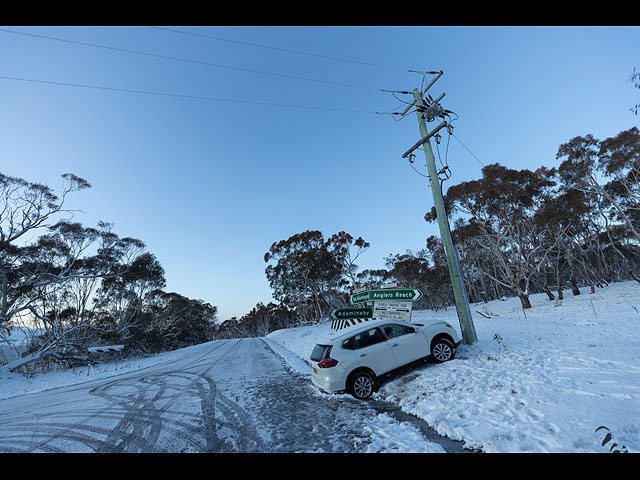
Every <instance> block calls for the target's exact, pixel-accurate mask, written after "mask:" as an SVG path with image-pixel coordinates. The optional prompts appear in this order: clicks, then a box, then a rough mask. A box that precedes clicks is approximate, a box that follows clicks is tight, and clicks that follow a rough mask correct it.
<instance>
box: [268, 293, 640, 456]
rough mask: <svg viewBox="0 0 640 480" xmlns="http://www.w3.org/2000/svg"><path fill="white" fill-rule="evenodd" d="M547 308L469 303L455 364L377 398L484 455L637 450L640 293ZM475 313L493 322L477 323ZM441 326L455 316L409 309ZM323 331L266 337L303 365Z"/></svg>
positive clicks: (390, 386) (434, 368) (411, 376)
mask: <svg viewBox="0 0 640 480" xmlns="http://www.w3.org/2000/svg"><path fill="white" fill-rule="evenodd" d="M565 295H566V297H565V299H564V300H561V301H557V300H556V301H549V300H548V298H547V296H546V295H545V294H539V295H532V296H531V302H532V305H533V308H531V309H528V310H527V311H526V312H525V311H523V310H522V308H521V307H520V302H519V300H518V299H517V298H510V299H507V300H506V301H494V302H490V303H488V304H474V305H471V310H472V313H473V318H474V324H475V327H476V332H477V334H478V339H479V340H478V342H477V343H475V344H473V345H471V346H467V345H462V346H461V347H460V348H459V349H458V353H457V356H456V358H455V360H453V361H451V362H448V363H445V364H424V365H421V366H419V367H418V368H416V369H415V370H413V371H411V372H409V373H407V374H405V375H403V376H401V377H399V378H395V379H392V380H390V381H388V382H386V383H384V384H383V386H382V387H381V388H380V390H379V391H378V393H377V395H378V396H379V397H381V398H383V399H385V400H388V401H392V402H396V403H398V404H400V405H401V407H402V409H403V410H404V411H406V412H407V413H411V414H413V415H416V416H418V417H420V418H423V419H424V420H426V421H427V422H428V423H429V424H430V425H431V426H432V427H433V428H434V429H436V430H437V431H438V433H440V434H442V435H446V436H448V437H450V438H452V439H455V440H463V441H464V442H465V445H466V446H467V447H468V448H474V449H482V450H483V451H485V452H605V453H606V452H609V448H610V447H611V445H612V443H613V441H610V442H608V443H607V444H606V445H605V446H602V441H603V440H604V438H605V435H606V433H607V431H606V430H600V431H598V432H596V431H595V430H596V429H597V428H598V427H600V426H606V427H607V428H608V429H609V430H610V431H611V433H612V434H613V437H614V440H615V441H616V442H617V443H618V444H619V445H624V446H626V447H627V449H628V451H629V452H637V451H640V336H639V333H638V332H639V331H640V285H639V284H637V283H636V282H625V283H620V284H612V285H610V286H609V287H606V288H604V289H597V290H596V293H595V294H590V293H589V289H587V288H585V289H582V294H581V295H579V296H575V297H574V296H572V295H571V292H565ZM477 312H481V313H482V314H484V315H485V316H490V318H484V317H483V316H482V315H479V314H478V313H477ZM433 318H437V319H443V320H447V321H448V322H449V323H451V324H452V325H454V326H456V327H457V328H458V329H459V324H458V320H457V316H456V313H455V309H454V308H451V309H448V310H447V311H446V312H442V311H441V312H432V311H415V312H413V316H412V321H415V322H419V321H427V320H429V319H433ZM329 331H330V324H329V323H325V324H320V325H318V326H314V327H305V328H295V329H288V330H280V331H277V332H273V333H271V334H270V335H268V337H267V338H268V339H269V340H271V341H274V342H277V343H278V344H280V345H281V346H282V347H285V348H286V349H287V350H288V351H291V352H293V353H295V354H296V355H297V356H298V357H300V358H301V359H306V358H307V357H308V356H309V353H310V352H311V350H312V348H313V344H314V341H315V339H316V338H317V337H318V336H320V335H322V334H325V333H328V332H329Z"/></svg>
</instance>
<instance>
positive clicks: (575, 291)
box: [569, 277, 580, 295]
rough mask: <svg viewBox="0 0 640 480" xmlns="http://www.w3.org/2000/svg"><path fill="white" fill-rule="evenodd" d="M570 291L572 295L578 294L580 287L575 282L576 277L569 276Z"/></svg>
mask: <svg viewBox="0 0 640 480" xmlns="http://www.w3.org/2000/svg"><path fill="white" fill-rule="evenodd" d="M569 281H570V282H571V293H573V294H574V295H580V289H579V288H578V283H577V282H576V277H571V280H569Z"/></svg>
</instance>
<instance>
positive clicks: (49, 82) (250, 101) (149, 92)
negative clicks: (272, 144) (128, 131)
mask: <svg viewBox="0 0 640 480" xmlns="http://www.w3.org/2000/svg"><path fill="white" fill-rule="evenodd" d="M0 79H5V80H16V81H22V82H33V83H44V84H48V85H61V86H66V87H80V88H91V89H96V90H109V91H113V92H126V93H139V94H146V95H160V96H166V97H179V98H189V99H193V100H209V101H217V102H233V103H245V104H250V105H266V106H272V107H290V108H306V109H314V110H330V111H335V112H352V113H370V114H375V115H388V114H391V113H390V112H374V111H369V110H356V109H346V108H331V107H318V106H310V105H293V104H286V103H270V102H256V101H252V100H237V99H230V98H215V97H204V96H198V95H186V94H179V93H167V92H152V91H148V90H133V89H128V88H115V87H104V86H99V85H85V84H79V83H67V82H54V81H49V80H37V79H33V78H21V77H9V76H4V75H0Z"/></svg>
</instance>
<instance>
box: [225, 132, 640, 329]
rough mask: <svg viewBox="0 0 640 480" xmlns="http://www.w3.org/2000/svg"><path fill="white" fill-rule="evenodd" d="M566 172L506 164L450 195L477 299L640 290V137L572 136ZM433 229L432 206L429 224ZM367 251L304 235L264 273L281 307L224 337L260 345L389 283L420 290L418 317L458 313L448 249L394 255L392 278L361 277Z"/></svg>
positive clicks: (564, 159) (268, 308)
mask: <svg viewBox="0 0 640 480" xmlns="http://www.w3.org/2000/svg"><path fill="white" fill-rule="evenodd" d="M556 159H558V160H559V161H560V165H559V166H558V167H557V168H546V167H539V168H537V169H536V170H528V169H523V170H514V169H510V168H507V167H505V166H503V165H500V164H498V163H495V164H491V165H487V166H485V167H484V168H483V169H482V178H480V179H477V180H472V181H467V182H461V183H459V184H457V185H453V186H451V187H449V188H448V190H447V192H446V195H445V196H444V201H445V207H446V211H447V214H448V216H449V222H450V225H451V228H452V235H453V239H454V243H455V245H456V248H457V251H458V255H459V258H460V263H461V265H462V270H463V275H464V281H465V285H466V289H467V294H468V297H469V301H470V302H471V303H477V302H488V301H490V300H494V299H499V298H502V297H504V296H517V297H518V298H519V299H520V301H521V305H522V307H523V308H530V307H531V303H530V301H529V296H530V295H531V294H532V293H542V292H545V293H546V295H547V296H548V298H549V299H550V300H555V299H562V298H564V295H565V292H567V291H571V292H572V295H579V294H580V290H579V287H580V286H588V287H590V288H591V291H592V292H593V291H595V288H596V287H603V286H605V285H607V284H608V283H610V282H615V281H625V280H636V281H638V282H640V133H639V131H638V129H637V128H636V127H633V128H631V129H629V130H626V131H623V132H620V133H619V134H618V135H616V136H614V137H611V138H607V139H605V140H598V139H596V138H594V137H593V136H592V135H586V136H584V137H575V138H573V139H572V140H570V141H569V142H567V143H565V144H562V145H560V147H559V149H558V152H557V155H556ZM425 220H426V221H427V222H436V221H437V216H436V212H435V208H433V209H432V210H431V211H430V212H428V213H427V214H426V215H425ZM367 247H369V243H367V242H366V241H365V240H363V239H362V238H360V237H358V238H357V239H354V237H352V236H351V235H350V234H348V233H346V232H339V233H336V234H334V235H332V236H331V237H329V238H327V239H325V238H324V237H323V234H322V233H321V232H319V231H305V232H302V233H299V234H296V235H293V236H291V237H289V238H288V239H286V240H281V241H279V242H275V243H274V244H273V245H272V246H271V248H270V249H269V251H268V252H267V253H266V254H265V257H264V260H265V262H266V263H267V264H268V265H267V268H266V270H265V273H266V276H267V279H268V281H269V283H270V285H271V288H272V290H273V297H274V299H276V300H277V302H278V303H277V304H275V303H270V304H269V305H263V304H258V305H257V306H256V308H254V309H253V310H252V312H250V313H249V314H247V315H245V316H243V317H242V318H240V319H236V318H234V319H232V320H231V321H227V322H224V323H223V324H222V327H221V333H223V334H224V335H227V336H234V335H236V336H252V335H253V336H261V335H264V334H266V333H268V332H270V331H273V330H276V329H279V328H286V327H288V326H296V325H302V324H305V323H314V322H317V321H319V320H321V319H323V318H326V316H327V314H328V312H329V310H330V309H332V308H339V307H343V306H348V305H349V296H350V294H351V293H352V291H353V289H354V288H359V287H365V288H377V287H380V286H381V285H383V284H384V283H387V282H389V281H392V282H397V283H398V285H399V286H401V287H418V288H421V289H422V290H423V291H424V293H425V296H424V297H423V298H422V299H421V300H419V301H418V302H417V303H416V304H415V305H414V308H415V309H420V308H429V309H435V310H438V309H442V308H446V307H447V306H451V305H454V298H453V292H452V290H451V285H450V280H449V273H448V269H447V263H446V259H445V256H444V251H443V247H442V243H441V242H440V239H439V238H437V237H435V236H431V237H429V238H427V240H426V245H425V248H423V249H420V250H418V251H415V252H414V251H410V250H407V251H406V252H405V253H397V254H390V255H389V256H388V257H386V258H384V260H385V266H386V268H383V269H378V270H362V271H358V266H357V264H356V263H355V262H356V260H357V259H358V258H359V257H360V255H361V254H362V253H363V252H364V251H366V249H367Z"/></svg>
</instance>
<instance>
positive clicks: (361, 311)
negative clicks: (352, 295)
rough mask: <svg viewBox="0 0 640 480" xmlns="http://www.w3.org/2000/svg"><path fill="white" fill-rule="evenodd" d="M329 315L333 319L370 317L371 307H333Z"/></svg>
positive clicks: (371, 315) (371, 314)
mask: <svg viewBox="0 0 640 480" xmlns="http://www.w3.org/2000/svg"><path fill="white" fill-rule="evenodd" d="M329 316H330V317H331V318H333V319H334V320H340V319H343V318H372V317H373V309H372V308H371V307H362V308H334V309H333V310H331V312H330V313H329Z"/></svg>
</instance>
